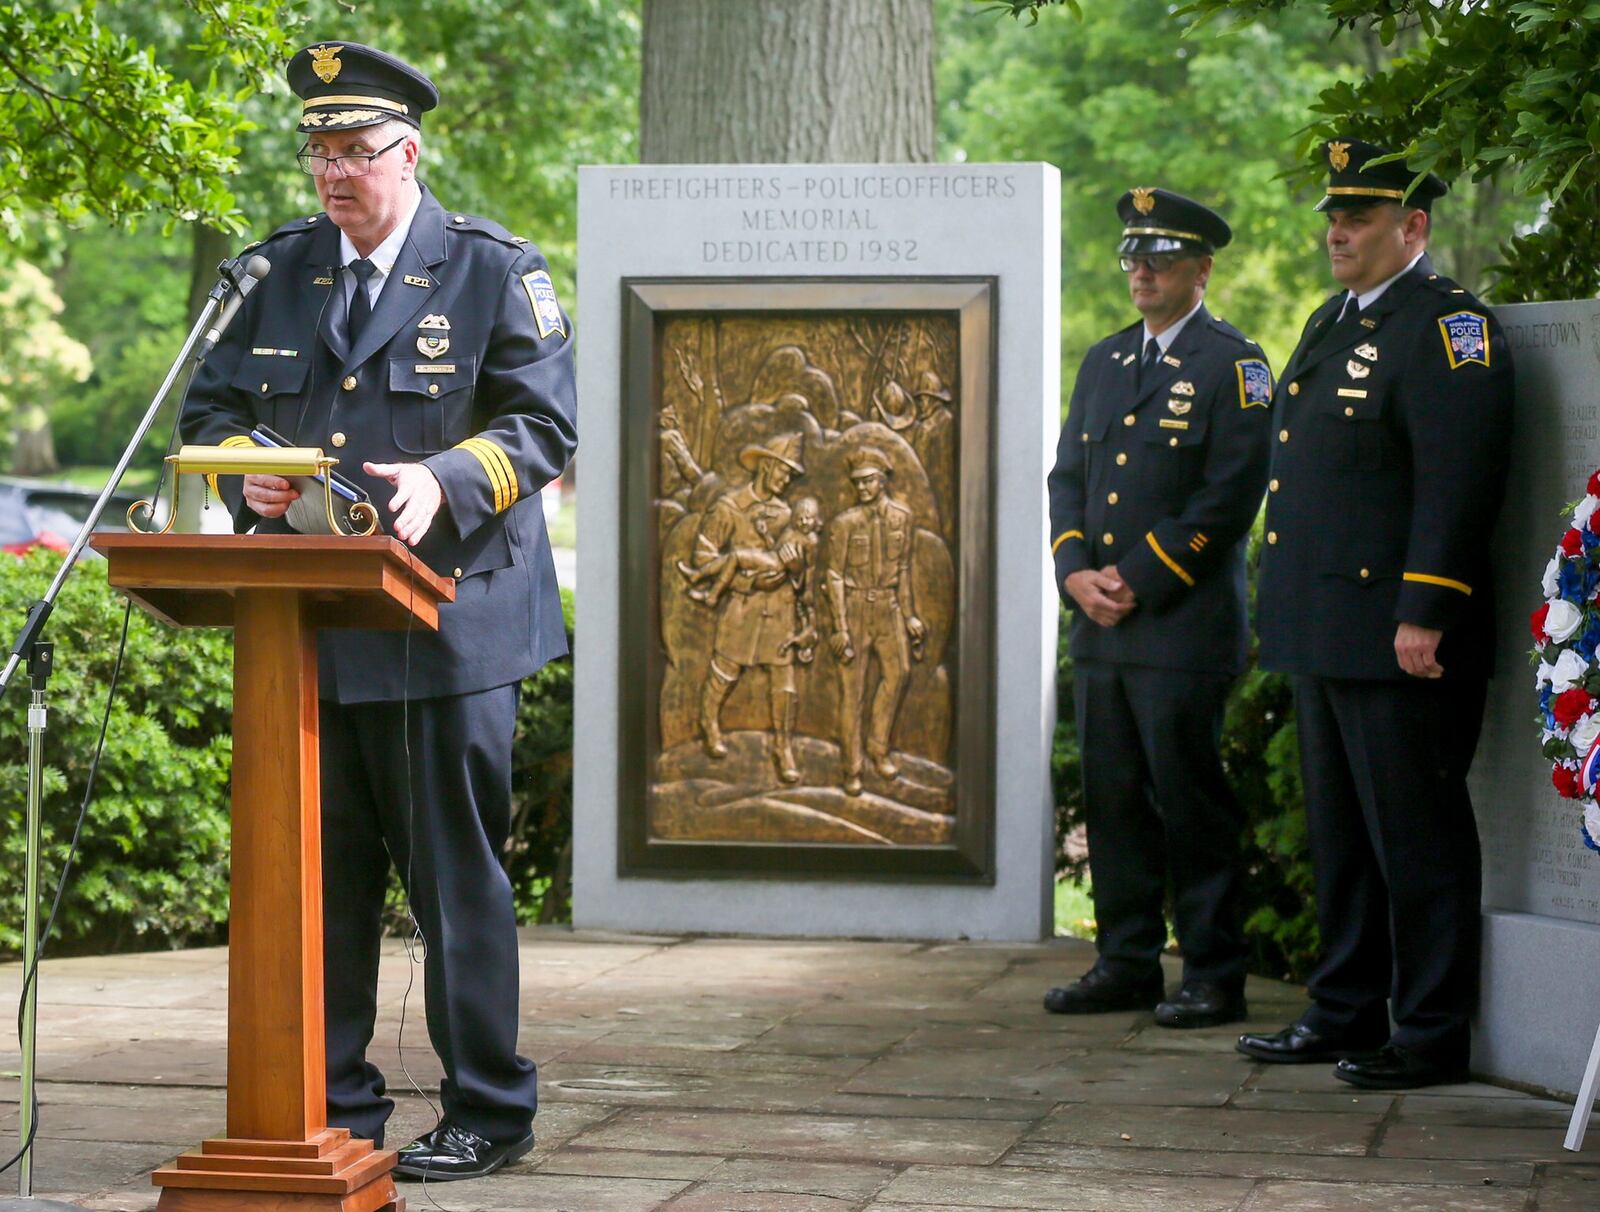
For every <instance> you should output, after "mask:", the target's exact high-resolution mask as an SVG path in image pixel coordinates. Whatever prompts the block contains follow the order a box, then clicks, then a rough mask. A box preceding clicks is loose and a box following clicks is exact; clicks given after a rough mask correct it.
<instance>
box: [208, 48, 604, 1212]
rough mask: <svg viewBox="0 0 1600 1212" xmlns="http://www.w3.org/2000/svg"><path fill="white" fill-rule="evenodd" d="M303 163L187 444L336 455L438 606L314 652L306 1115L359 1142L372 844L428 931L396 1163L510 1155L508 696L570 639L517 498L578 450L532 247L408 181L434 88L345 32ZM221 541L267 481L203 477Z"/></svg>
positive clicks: (329, 52) (527, 507)
mask: <svg viewBox="0 0 1600 1212" xmlns="http://www.w3.org/2000/svg"><path fill="white" fill-rule="evenodd" d="M288 77H289V84H290V87H291V88H292V89H293V90H294V92H295V93H296V95H297V96H298V97H299V98H300V99H301V101H302V103H303V104H302V109H301V114H300V121H299V130H300V132H301V133H302V134H303V135H304V137H305V145H304V147H303V148H302V149H301V151H300V154H299V161H300V166H301V167H302V168H303V169H304V170H305V171H306V172H307V173H309V174H310V175H311V177H312V178H313V180H314V181H315V182H316V188H317V195H318V198H319V199H320V200H321V202H322V204H323V206H324V207H325V208H326V209H325V211H324V213H322V214H316V215H312V216H310V217H308V218H301V219H296V220H294V221H293V222H290V223H288V224H286V225H285V226H283V227H281V228H279V229H278V230H277V231H275V232H273V233H272V234H271V235H270V236H268V237H267V238H266V239H265V240H263V241H261V242H260V245H259V247H257V248H256V249H255V251H256V252H257V253H259V254H260V255H263V256H265V257H267V258H268V259H269V260H270V261H271V263H272V273H271V275H270V277H268V278H267V279H266V280H265V281H264V282H263V284H262V286H261V288H260V289H258V290H256V291H255V292H254V294H252V295H251V296H250V298H249V299H248V300H247V302H246V304H245V306H244V309H243V311H242V312H241V314H240V315H239V317H238V320H237V321H236V322H235V323H234V325H233V326H232V328H231V329H230V330H229V331H228V332H227V333H226V334H225V336H224V338H223V340H222V342H221V344H219V345H218V347H217V348H216V350H215V352H214V353H212V354H211V356H210V357H209V358H207V360H206V361H205V363H204V364H203V365H202V366H201V368H200V370H199V371H198V373H197V375H196V377H195V381H194V385H193V388H192V390H191V391H190V394H189V400H188V404H187V406H186V409H185V412H184V417H183V432H184V437H185V440H187V441H190V442H198V443H208V444H216V445H230V444H249V443H250V442H251V441H252V439H251V438H250V436H249V435H250V433H251V431H252V429H253V428H254V427H256V426H258V425H266V426H267V427H269V428H270V429H272V430H274V431H276V432H277V433H278V434H281V435H283V436H284V437H285V438H287V439H288V440H289V441H291V442H293V443H294V444H296V445H302V446H320V447H323V448H326V449H328V451H329V453H331V454H334V455H336V456H338V457H339V459H340V460H341V462H340V471H341V472H342V473H343V474H345V475H347V476H349V477H350V478H351V479H352V480H354V481H356V482H357V483H358V484H359V485H360V486H361V487H362V488H364V489H366V490H367V491H368V492H369V493H370V494H371V496H372V497H373V499H374V502H375V503H376V504H377V505H378V508H379V513H380V515H381V516H382V517H383V519H384V523H385V526H386V527H387V529H388V530H389V531H390V532H391V533H392V534H393V535H394V536H395V537H397V538H399V539H401V540H402V541H404V542H406V543H408V544H409V545H410V546H411V547H412V548H413V549H414V550H415V551H416V553H417V554H418V556H419V557H420V558H421V559H422V560H424V561H425V562H426V563H427V564H428V565H429V566H430V567H431V568H433V569H434V571H436V572H438V573H441V574H443V575H445V576H450V577H454V578H455V581H456V600H455V602H454V603H453V604H450V605H446V606H444V607H442V608H441V610H440V614H439V630H438V632H437V633H434V632H430V631H425V630H419V631H415V632H413V633H409V634H408V633H405V632H376V631H373V632H365V631H339V632H330V633H326V634H324V636H323V637H322V639H321V643H320V648H319V654H318V659H319V663H320V664H319V668H320V678H321V685H320V688H319V692H320V698H321V703H320V718H321V747H322V814H323V815H322V823H323V830H322V857H323V891H324V917H325V965H326V994H327V1061H328V1064H327V1080H328V1119H329V1123H330V1124H332V1125H334V1126H342V1127H347V1128H349V1129H350V1130H351V1131H352V1132H353V1133H355V1134H357V1135H360V1136H364V1137H368V1138H371V1139H373V1140H376V1141H379V1142H381V1141H382V1138H383V1130H384V1123H385V1120H386V1119H387V1117H388V1115H389V1112H390V1110H391V1109H392V1107H393V1103H392V1102H391V1100H389V1099H388V1098H387V1097H385V1084H384V1077H383V1075H382V1074H381V1073H380V1072H379V1071H378V1069H377V1068H376V1066H374V1065H373V1064H371V1063H370V1062H369V1061H368V1060H367V1059H366V1048H367V1045H368V1044H369V1042H370V1041H371V1039H372V1035H373V1024H374V1016H375V1014H376V998H377V975H378V944H379V934H380V915H381V912H382V909H383V898H384V889H385V885H386V882H387V878H388V871H389V864H390V861H391V857H392V860H393V863H394V866H395V868H396V869H397V870H398V871H399V872H400V874H401V877H402V879H403V880H404V881H405V883H406V886H407V891H408V896H409V901H410V905H411V909H412V912H413V914H414V915H415V917H416V919H417V923H418V925H419V926H420V929H421V933H422V935H423V938H424V940H425V944H426V959H425V964H424V984H425V990H426V1001H427V1007H426V1008H427V1023H428V1033H429V1036H430V1037H431V1039H432V1042H433V1046H434V1048H435V1050H436V1051H437V1052H438V1054H439V1058H440V1060H441V1062H442V1063H443V1067H444V1074H445V1076H444V1081H443V1083H442V1085H441V1088H440V1094H441V1100H442V1102H443V1107H444V1118H443V1121H442V1123H441V1124H440V1125H439V1126H438V1127H437V1128H436V1129H435V1130H433V1131H430V1132H429V1133H427V1134H426V1135H424V1136H423V1137H421V1138H419V1139H418V1140H416V1141H413V1142H411V1143H410V1144H408V1145H406V1146H404V1147H403V1148H402V1149H401V1150H400V1161H399V1164H398V1166H397V1167H396V1173H397V1174H399V1175H402V1176H410V1177H419V1176H424V1175H425V1176H427V1177H429V1178H432V1179H435V1180H438V1179H451V1178H467V1177H475V1176H478V1175H481V1174H487V1173H489V1172H490V1171H492V1170H494V1169H496V1168H498V1167H499V1166H501V1165H503V1164H505V1163H506V1162H507V1161H509V1160H512V1159H514V1158H516V1157H518V1156H520V1155H522V1154H523V1153H525V1152H527V1150H528V1149H529V1148H530V1147H531V1146H532V1143H533V1134H532V1128H531V1124H532V1118H533V1113H534V1109H535V1103H536V1081H535V1073H534V1067H533V1064H532V1062H530V1061H528V1060H527V1059H525V1058H523V1057H521V1056H519V1055H518V1054H517V1050H516V1039H517V1017H518V980H517V938H516V929H515V927H516V923H515V918H514V916H513V909H512V898H511V887H510V884H509V882H508V880H507V878H506V875H505V872H504V871H503V870H502V869H501V866H500V863H499V852H500V848H501V846H502V845H503V843H504V841H505V838H506V834H507V831H508V830H509V828H510V806H511V805H510V797H511V739H512V731H513V728H514V726H515V722H516V706H517V683H518V681H519V680H520V679H522V678H523V677H526V676H527V675H529V674H531V673H533V672H534V671H535V670H537V669H538V668H539V667H540V666H541V665H542V664H544V663H545V662H546V661H547V660H549V659H550V658H552V657H555V656H559V655H561V654H562V653H563V652H564V651H565V650H566V646H565V631H564V628H563V624H562V618H561V604H560V599H559V596H558V594H557V590H556V583H555V569H554V566H553V564H552V561H551V556H550V545H549V539H548V537H547V536H546V533H545V527H544V515H543V513H542V511H541V509H540V506H539V490H540V489H541V488H543V487H544V486H545V485H546V484H547V483H549V482H550V481H551V480H553V479H555V478H556V477H557V476H559V475H560V474H561V471H562V469H563V468H564V467H565V466H566V464H567V461H568V459H570V458H571V455H572V452H573V449H574V447H575V445H576V441H577V436H576V428H575V416H576V402H575V397H574V388H573V375H572V356H571V347H570V335H571V334H570V330H569V326H568V322H567V318H566V316H565V315H564V314H563V312H562V310H561V307H560V305H559V303H558V302H557V300H556V295H555V291H554V289H553V287H552V284H551V280H550V273H549V270H548V267H547V266H546V264H545V261H544V259H543V257H541V256H540V254H539V251H538V250H537V249H536V248H535V247H534V246H533V245H531V244H529V243H528V242H527V241H526V240H525V239H523V238H521V237H519V236H515V235H512V234H511V233H510V232H508V231H507V230H506V229H505V228H503V227H501V226H500V225H499V224H497V223H494V222H491V221H489V220H487V219H480V218H477V217H475V216H472V215H466V214H459V213H457V212H454V211H449V210H446V209H445V208H444V207H442V206H441V205H440V203H439V201H438V200H437V199H436V198H435V197H434V196H433V194H432V193H431V192H429V191H428V189H427V188H426V187H425V186H422V185H421V184H420V183H419V182H418V181H417V179H416V173H417V161H418V156H419V154H420V151H421V143H422V132H421V121H422V115H423V114H424V113H425V112H427V111H428V110H431V109H433V108H434V107H435V106H436V105H437V104H438V101H439V94H438V91H437V90H436V89H435V87H434V85H433V83H432V82H431V81H430V80H429V79H428V78H427V77H426V76H424V75H423V74H422V73H420V72H418V71H417V70H415V69H414V68H412V67H410V66H409V65H407V64H405V63H402V62H401V61H400V60H398V59H395V58H393V57H392V56H390V55H386V54H384V53H382V52H380V51H376V50H373V49H371V48H368V47H364V46H359V45H357V44H355V43H351V42H325V43H319V44H318V45H316V46H310V47H307V48H305V49H304V50H302V51H300V52H299V53H298V54H296V55H295V56H294V57H293V58H292V59H291V60H290V62H289V67H288ZM220 488H221V491H222V493H223V496H224V499H225V500H226V502H227V504H228V506H229V508H230V510H231V512H232V513H233V517H234V523H235V527H236V529H237V530H239V531H244V530H248V529H250V528H252V527H254V528H255V529H256V530H257V531H258V532H261V533H268V532H273V531H284V530H287V529H288V528H289V527H288V524H287V521H286V518H285V515H286V513H287V512H288V510H289V508H290V506H291V505H292V503H293V500H294V498H295V495H296V494H295V492H294V489H293V488H292V487H291V485H290V484H289V482H288V481H286V480H282V479H279V478H277V477H274V476H259V475H257V476H246V477H244V479H243V484H242V485H241V484H240V483H239V481H238V480H232V481H231V482H230V481H228V480H224V481H223V482H222V483H221V485H220Z"/></svg>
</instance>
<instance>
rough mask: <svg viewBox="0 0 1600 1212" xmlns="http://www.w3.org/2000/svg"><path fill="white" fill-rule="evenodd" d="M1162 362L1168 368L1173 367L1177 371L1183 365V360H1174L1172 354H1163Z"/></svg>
mask: <svg viewBox="0 0 1600 1212" xmlns="http://www.w3.org/2000/svg"><path fill="white" fill-rule="evenodd" d="M1161 360H1162V361H1163V362H1165V363H1166V364H1167V365H1168V366H1171V367H1172V368H1173V369H1177V368H1178V367H1179V366H1182V365H1183V361H1182V359H1180V358H1174V357H1173V356H1172V355H1171V354H1163V355H1162V357H1161Z"/></svg>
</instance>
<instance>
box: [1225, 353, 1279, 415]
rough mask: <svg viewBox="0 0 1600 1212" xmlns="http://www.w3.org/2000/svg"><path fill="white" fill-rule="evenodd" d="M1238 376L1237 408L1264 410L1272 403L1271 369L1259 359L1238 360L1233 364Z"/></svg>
mask: <svg viewBox="0 0 1600 1212" xmlns="http://www.w3.org/2000/svg"><path fill="white" fill-rule="evenodd" d="M1233 369H1234V371H1235V372H1236V373H1237V374H1238V376H1239V407H1240V408H1265V407H1266V406H1267V405H1268V404H1270V403H1272V368H1271V367H1269V366H1268V365H1267V364H1266V362H1265V361H1263V360H1262V359H1260V358H1240V359H1239V360H1238V361H1237V362H1235V363H1234V364H1233Z"/></svg>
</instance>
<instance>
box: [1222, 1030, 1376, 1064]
mask: <svg viewBox="0 0 1600 1212" xmlns="http://www.w3.org/2000/svg"><path fill="white" fill-rule="evenodd" d="M1234 1046H1235V1047H1236V1048H1237V1049H1238V1050H1239V1051H1240V1052H1243V1053H1244V1054H1245V1055H1246V1056H1248V1057H1250V1058H1251V1059H1252V1060H1258V1061H1266V1062H1267V1063H1268V1064H1273V1065H1312V1064H1327V1063H1328V1062H1329V1061H1342V1060H1344V1059H1345V1058H1346V1057H1352V1056H1369V1055H1371V1054H1372V1053H1374V1052H1376V1051H1377V1050H1378V1049H1379V1048H1381V1047H1383V1046H1384V1043H1383V1040H1382V1039H1368V1038H1365V1037H1362V1036H1355V1035H1345V1034H1334V1033H1324V1032H1321V1031H1318V1030H1316V1029H1315V1028H1313V1027H1308V1026H1306V1025H1305V1024H1304V1023H1293V1024H1291V1025H1289V1026H1287V1027H1285V1028H1284V1029H1283V1030H1282V1031H1274V1032H1272V1033H1270V1034H1267V1033H1257V1032H1246V1033H1245V1034H1244V1035H1241V1036H1240V1037H1239V1042H1238V1043H1237V1044H1236V1045H1234Z"/></svg>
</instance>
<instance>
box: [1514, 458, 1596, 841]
mask: <svg viewBox="0 0 1600 1212" xmlns="http://www.w3.org/2000/svg"><path fill="white" fill-rule="evenodd" d="M1540 588H1541V589H1542V591H1543V593H1544V601H1543V602H1542V603H1541V604H1540V605H1539V608H1538V609H1537V610H1535V611H1534V612H1533V614H1532V616H1531V617H1530V618H1529V619H1528V630H1529V631H1530V633H1531V634H1532V636H1533V659H1534V664H1535V667H1536V673H1535V675H1534V687H1535V689H1536V690H1537V691H1538V694H1539V717H1538V718H1539V737H1540V744H1541V746H1542V748H1543V752H1544V756H1545V757H1546V758H1548V759H1549V760H1550V762H1551V768H1550V784H1551V786H1553V787H1554V788H1555V790H1556V793H1557V794H1558V795H1560V796H1561V797H1562V798H1563V799H1568V800H1573V801H1576V806H1577V808H1578V810H1579V813H1580V818H1579V825H1578V833H1579V836H1580V837H1581V838H1582V839H1583V844H1584V845H1585V846H1587V847H1589V849H1591V850H1595V851H1600V657H1597V656H1596V652H1597V650H1600V471H1596V472H1595V473H1594V475H1592V476H1590V477H1589V483H1588V484H1587V485H1586V487H1585V495H1584V498H1583V500H1581V501H1579V502H1578V504H1577V505H1576V506H1574V507H1573V510H1572V519H1571V522H1570V524H1569V525H1568V527H1567V529H1566V530H1565V531H1564V532H1562V535H1561V538H1560V539H1559V540H1558V541H1557V543H1556V550H1555V554H1554V555H1553V556H1551V557H1550V563H1549V564H1547V565H1545V570H1544V576H1543V578H1542V580H1541V585H1540Z"/></svg>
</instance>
